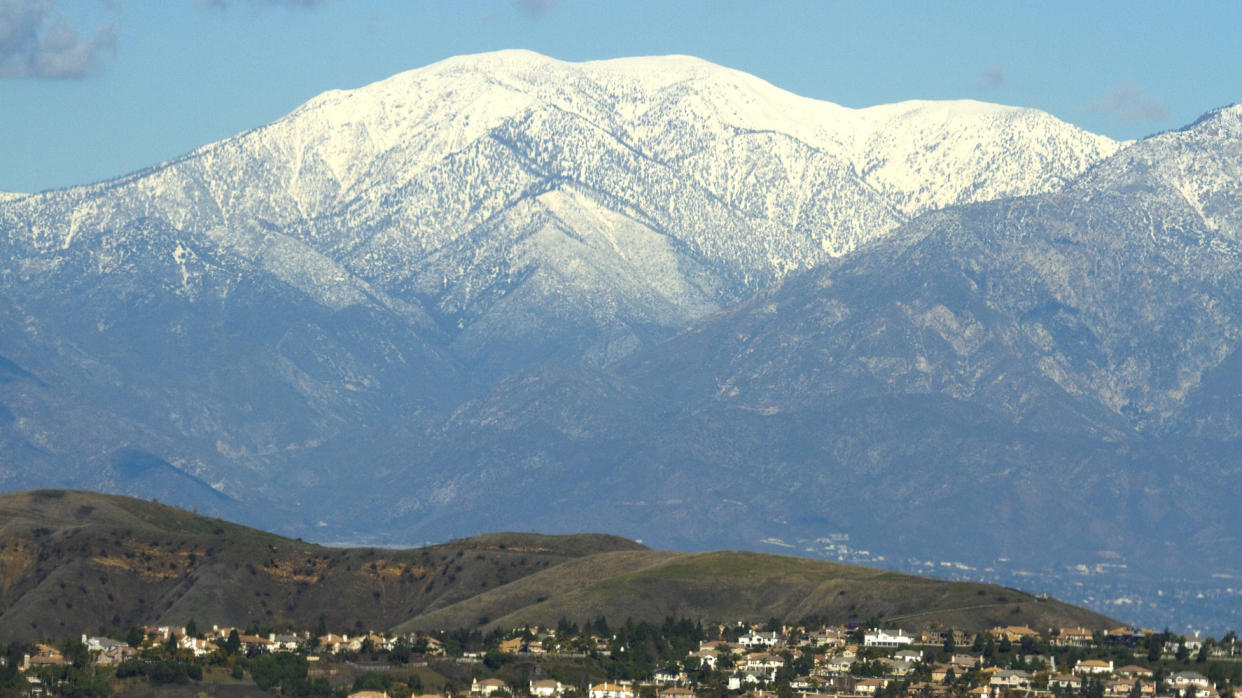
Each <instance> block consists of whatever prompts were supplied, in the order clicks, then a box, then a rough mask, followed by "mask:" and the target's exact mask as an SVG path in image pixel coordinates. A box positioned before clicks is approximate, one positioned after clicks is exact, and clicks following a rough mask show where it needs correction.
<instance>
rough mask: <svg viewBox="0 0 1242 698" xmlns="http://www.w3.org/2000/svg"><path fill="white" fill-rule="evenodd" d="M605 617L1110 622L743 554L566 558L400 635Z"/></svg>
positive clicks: (982, 593) (1003, 594)
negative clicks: (442, 629) (460, 627)
mask: <svg viewBox="0 0 1242 698" xmlns="http://www.w3.org/2000/svg"><path fill="white" fill-rule="evenodd" d="M599 615H604V616H607V617H608V618H612V619H617V620H620V619H624V618H633V619H635V620H647V621H652V622H659V621H660V620H662V619H664V618H665V617H669V616H672V617H687V618H695V619H707V620H727V621H731V620H749V621H763V620H766V619H768V618H772V617H775V618H781V619H786V620H798V619H802V618H812V617H815V618H821V619H825V620H827V621H829V622H840V623H844V622H848V621H851V620H858V621H865V620H867V619H870V618H873V617H879V618H885V619H891V620H893V621H894V622H900V623H903V624H905V625H906V626H908V627H912V628H921V627H930V626H938V625H949V626H954V627H959V628H963V629H967V630H982V629H984V628H988V627H992V626H995V625H1030V626H1031V627H1034V628H1049V627H1061V626H1085V627H1089V628H1105V627H1111V626H1115V625H1116V624H1117V623H1116V622H1115V621H1112V620H1110V619H1108V618H1106V617H1104V616H1101V615H1099V614H1096V613H1092V612H1090V611H1086V610H1083V609H1080V608H1077V607H1074V606H1070V605H1068V604H1064V603H1061V602H1059V601H1055V600H1043V599H1038V598H1036V597H1034V596H1032V595H1030V594H1027V593H1024V592H1020V591H1016V590H1013V589H1006V588H1004V587H998V586H994V585H988V584H975V583H966V582H948V581H943V580H936V579H928V578H924V577H917V576H913V575H907V574H900V573H896V572H885V571H880V570H875V569H870V568H865V567H855V566H852V565H843V564H838V563H832V562H826V561H820V560H809V559H803V558H794V557H782V556H775V555H762V554H758V553H746V552H712V553H673V552H657V551H647V552H637V553H628V552H627V553H607V554H600V555H594V556H591V557H587V558H582V559H578V560H572V561H568V562H565V563H562V564H561V565H558V566H557V567H554V568H551V569H548V570H545V571H542V572H538V573H536V574H533V575H531V576H529V577H526V578H524V579H521V580H518V581H516V582H513V583H511V584H508V585H506V586H504V587H501V588H498V589H492V590H489V591H486V592H484V593H482V594H480V595H478V596H475V597H473V598H470V599H467V600H465V601H462V602H460V603H457V604H454V605H452V606H448V607H445V608H442V609H439V610H437V611H434V612H432V613H426V614H422V615H419V616H416V617H414V618H412V619H410V620H409V621H407V622H405V623H403V624H401V625H399V626H398V627H397V629H398V630H403V631H404V630H422V629H433V628H440V627H456V626H485V627H488V628H492V627H514V626H519V625H525V624H554V623H556V622H557V620H559V619H560V618H562V617H564V618H569V619H570V620H574V621H577V622H582V621H586V620H589V619H592V618H595V617H596V616H599Z"/></svg>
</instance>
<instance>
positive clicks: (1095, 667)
mask: <svg viewBox="0 0 1242 698" xmlns="http://www.w3.org/2000/svg"><path fill="white" fill-rule="evenodd" d="M1074 673H1075V674H1078V675H1079V676H1082V675H1083V674H1111V673H1113V660H1111V659H1110V660H1108V661H1107V662H1106V661H1103V660H1100V659H1080V660H1078V663H1077V664H1075V665H1074Z"/></svg>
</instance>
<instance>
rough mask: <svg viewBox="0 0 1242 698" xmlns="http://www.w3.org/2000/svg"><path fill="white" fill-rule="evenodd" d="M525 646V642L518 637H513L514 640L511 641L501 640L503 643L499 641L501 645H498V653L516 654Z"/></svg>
mask: <svg viewBox="0 0 1242 698" xmlns="http://www.w3.org/2000/svg"><path fill="white" fill-rule="evenodd" d="M525 645H526V641H525V640H523V639H522V638H520V637H515V638H513V639H511V640H503V641H501V643H500V651H501V652H503V653H505V654H517V653H518V652H521V651H522V648H523V647H524V646H525Z"/></svg>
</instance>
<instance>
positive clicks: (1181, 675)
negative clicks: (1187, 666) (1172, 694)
mask: <svg viewBox="0 0 1242 698" xmlns="http://www.w3.org/2000/svg"><path fill="white" fill-rule="evenodd" d="M1167 681H1168V682H1169V685H1170V686H1172V687H1174V688H1177V689H1179V690H1185V689H1186V688H1188V687H1190V686H1194V687H1196V688H1211V686H1212V682H1211V680H1209V679H1208V677H1206V676H1204V675H1203V674H1200V673H1198V672H1195V671H1179V672H1177V673H1176V674H1173V675H1172V676H1170V677H1169V678H1168V679H1167Z"/></svg>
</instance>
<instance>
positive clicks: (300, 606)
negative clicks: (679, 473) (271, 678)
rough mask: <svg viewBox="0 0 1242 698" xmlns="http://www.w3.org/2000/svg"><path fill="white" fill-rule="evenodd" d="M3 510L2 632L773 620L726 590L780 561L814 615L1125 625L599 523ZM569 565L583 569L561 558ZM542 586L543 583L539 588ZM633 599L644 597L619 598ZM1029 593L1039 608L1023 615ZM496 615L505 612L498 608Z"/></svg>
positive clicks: (54, 635) (124, 506)
mask: <svg viewBox="0 0 1242 698" xmlns="http://www.w3.org/2000/svg"><path fill="white" fill-rule="evenodd" d="M0 513H3V514H4V516H3V518H0V641H6V642H7V641H11V640H14V639H21V640H25V641H30V640H45V639H62V638H74V637H78V635H79V634H80V633H83V632H87V633H92V634H95V633H98V634H107V633H123V632H125V631H126V630H128V628H129V627H132V626H135V625H143V624H151V625H158V624H177V625H182V624H185V623H186V622H188V621H189V620H190V619H195V620H197V622H199V623H201V624H208V623H210V624H218V625H222V626H237V627H249V626H255V625H258V626H264V627H269V628H275V629H279V628H281V627H286V626H292V627H294V628H300V629H306V628H310V627H313V626H314V625H315V624H316V623H318V622H324V623H326V624H327V625H328V626H329V628H331V629H334V630H338V631H340V630H346V631H348V632H350V633H351V634H356V633H357V632H359V631H367V630H372V629H388V628H390V627H393V626H399V628H398V629H400V630H402V631H404V630H405V629H406V628H405V626H407V625H411V624H419V623H424V624H425V623H426V622H427V621H428V619H430V618H435V619H439V620H438V621H437V622H438V623H439V625H436V626H435V627H434V629H455V628H459V627H470V628H473V627H477V626H478V625H479V623H478V619H477V617H476V616H475V615H471V612H469V611H463V609H464V608H465V609H469V608H473V607H488V608H498V607H499V606H496V604H498V603H499V604H502V605H507V606H508V607H510V608H511V609H515V610H513V612H514V613H516V612H518V611H520V610H523V609H524V610H526V612H527V613H528V614H529V613H530V612H531V611H534V612H536V613H542V614H543V615H546V614H547V613H555V612H559V611H558V610H557V609H556V608H555V607H556V606H557V600H558V598H559V597H560V596H561V595H569V596H571V597H572V598H571V605H572V604H573V603H580V599H581V597H582V596H583V594H591V593H593V592H592V589H593V588H594V587H595V586H597V585H598V584H605V585H608V587H609V588H610V589H612V590H613V592H614V593H613V594H612V596H613V601H611V602H609V601H605V600H603V599H602V598H599V597H597V599H596V600H597V602H592V603H591V604H590V605H591V607H590V609H588V610H581V609H577V610H570V607H569V606H565V607H563V608H564V609H565V612H566V613H567V614H569V615H570V616H572V617H574V618H578V619H580V620H582V621H586V620H593V619H595V618H597V617H599V616H600V615H605V616H607V617H609V618H610V619H613V620H615V621H616V622H620V620H621V618H623V617H633V618H634V619H636V620H650V621H658V620H661V619H663V617H665V615H668V611H667V608H668V607H670V605H671V607H681V608H682V609H683V610H682V611H681V612H677V613H674V614H673V615H676V616H677V617H692V616H693V617H697V618H702V619H717V620H722V619H724V618H725V617H726V616H727V617H728V618H729V619H730V620H734V619H736V618H750V619H754V620H756V621H758V620H761V619H766V618H768V617H770V616H771V614H772V613H773V612H775V611H776V610H777V606H773V605H772V604H771V602H770V601H769V602H761V599H760V598H759V597H758V596H755V595H754V594H748V596H747V598H753V599H754V600H755V604H754V607H753V608H745V603H741V605H738V604H739V602H738V601H737V599H734V602H733V604H732V605H730V604H725V603H722V600H723V599H727V598H733V597H736V596H737V594H735V593H734V591H741V590H742V588H743V587H742V586H741V585H740V582H741V581H742V580H743V579H744V578H746V579H749V578H759V579H766V578H768V577H770V576H771V575H772V572H771V569H770V568H780V569H783V570H786V571H789V570H791V569H792V570H797V572H798V575H797V576H799V577H800V578H805V579H806V581H805V582H801V583H795V582H793V581H791V580H792V577H791V576H790V575H784V577H785V583H784V585H785V587H786V588H785V595H786V597H789V596H798V595H802V596H803V597H805V596H806V594H807V592H809V591H811V590H813V589H814V588H815V587H816V586H817V585H831V586H833V587H834V588H833V592H832V595H831V596H832V597H834V598H833V599H827V600H821V601H819V602H814V601H812V600H811V599H805V600H804V601H803V602H802V605H801V608H802V610H803V612H804V615H814V614H819V615H821V616H825V617H831V618H836V617H840V618H842V622H844V619H845V617H846V616H847V615H848V614H849V613H851V612H853V613H856V614H857V613H871V612H872V611H873V610H874V611H877V612H878V611H880V610H882V609H885V608H916V609H918V610H919V611H920V612H924V611H927V612H929V615H928V619H929V620H928V622H934V621H935V620H936V617H937V613H938V612H939V611H940V610H941V607H943V606H945V605H946V604H948V603H952V602H953V599H960V598H969V599H970V600H971V602H972V603H974V604H975V605H978V603H979V601H980V600H992V598H993V597H1004V598H1003V599H1001V600H1000V601H998V602H997V603H998V604H1000V605H1003V606H1004V609H1003V613H1004V616H1003V617H1004V618H1005V619H1007V620H1009V621H1010V622H1023V621H1026V620H1027V619H1034V618H1040V619H1043V620H1044V622H1045V623H1048V622H1051V623H1054V624H1064V625H1075V626H1078V625H1084V624H1085V625H1087V626H1088V627H1098V628H1105V627H1109V626H1110V625H1112V624H1114V623H1115V621H1112V620H1110V619H1108V618H1106V617H1104V616H1101V615H1098V614H1094V613H1090V612H1088V611H1084V610H1082V609H1078V608H1074V607H1072V606H1069V605H1066V604H1062V603H1060V602H1057V601H1053V600H1040V599H1036V598H1034V597H1031V596H1030V595H1027V594H1023V593H1022V592H1017V591H1014V590H1007V589H1001V588H998V587H992V586H988V585H978V584H964V583H953V582H944V581H939V580H932V579H919V578H915V577H908V576H905V575H894V574H892V573H881V572H879V571H877V570H866V569H863V568H856V567H849V566H845V565H831V564H829V563H823V562H816V561H812V560H798V559H795V558H782V557H778V556H772V555H757V554H753V553H745V554H740V553H729V552H720V553H713V554H709V555H695V554H687V553H677V552H671V551H655V550H650V549H648V548H646V547H645V546H642V545H640V544H637V543H634V542H633V541H629V540H625V539H622V538H618V537H616V536H608V535H599V534H580V535H565V536H548V535H539V534H531V533H502V534H488V535H484V536H476V537H472V538H467V539H462V540H455V541H450V542H448V543H443V544H440V545H435V546H428V547H424V548H416V549H406V550H391V549H374V548H358V549H344V548H326V547H323V546H319V545H314V544H310V543H304V542H302V541H301V540H294V539H290V538H284V537H281V536H277V535H274V534H270V533H266V532H264V531H259V530H255V529H249V528H246V527H243V526H239V525H236V524H232V523H229V522H226V521H222V520H220V519H213V518H208V517H203V516H198V515H195V514H192V513H191V512H187V511H184V510H180V509H176V508H173V507H168V506H165V505H160V504H158V503H154V502H148V501H143V500H137V499H133V498H129V497H120V496H116V495H103V494H98V493H93V492H81V491H68V492H67V491H64V490H38V491H30V492H18V493H10V494H4V495H0ZM705 561H707V562H708V563H710V564H706V565H705V564H704V562H705ZM567 563H572V565H571V567H568V568H562V565H566V564H567ZM652 569H655V570H657V571H658V574H657V577H658V578H659V579H665V580H667V579H673V580H680V582H679V583H684V584H688V585H690V587H692V588H693V590H694V593H690V592H689V591H686V590H683V591H680V592H679V591H678V590H677V589H675V588H673V587H668V588H665V590H664V591H663V592H660V593H658V594H657V593H655V591H656V590H655V589H652V588H647V589H640V587H639V585H636V584H634V583H633V582H631V581H629V579H630V578H631V577H633V576H634V575H639V576H641V575H643V574H646V573H649V572H650V571H651V570H652ZM725 572H727V574H722V573H725ZM733 576H737V579H736V580H735V579H734V578H733ZM877 577H886V578H887V579H888V584H887V586H885V588H884V590H883V591H880V592H873V593H872V594H871V596H870V598H868V599H863V598H852V599H851V600H850V604H849V605H850V607H849V608H848V609H847V605H846V604H845V603H833V601H834V600H835V598H836V597H840V596H843V594H839V593H838V591H839V590H844V591H846V592H848V593H850V594H851V595H853V594H860V593H861V592H862V591H863V589H862V587H861V586H860V585H858V584H857V583H856V581H857V580H859V579H865V580H869V581H868V583H870V584H873V585H874V584H876V581H875V580H876V579H877ZM523 580H526V582H527V583H525V584H522V582H523ZM514 584H518V587H517V588H512V587H511V585H514ZM532 585H533V586H532ZM838 587H839V589H838ZM531 589H536V590H537V591H538V594H536V595H533V596H532V595H531V594H530V593H529V592H530V590H531ZM627 589H633V590H634V592H635V593H633V594H630V593H628V592H627V591H626V590H627ZM493 592H495V593H493ZM640 592H641V593H640ZM489 593H491V596H487V595H488V594H489ZM907 595H908V596H907ZM485 596H486V597H487V598H481V599H480V601H478V602H472V599H475V598H476V597H485ZM824 596H827V595H824ZM621 597H632V598H630V599H629V600H627V601H625V602H624V603H618V602H617V599H618V598H621ZM1015 603H1016V604H1019V605H1022V606H1026V607H1028V609H1027V610H1026V611H1022V610H1021V609H1019V611H1018V612H1017V613H1015V612H1014V611H1013V610H1012V609H1013V606H1014V604H1015ZM529 605H533V606H538V607H539V608H535V609H530V608H526V606H529ZM837 606H839V608H838V607H837ZM791 608H792V607H791ZM790 612H792V611H790ZM948 612H950V613H954V612H956V611H955V610H954V609H949V610H948ZM1023 614H1025V615H1023ZM540 617H543V616H542V615H541V616H540ZM964 618H965V619H966V620H967V621H968V622H969V623H971V625H965V626H963V627H965V628H968V629H982V628H983V627H984V625H985V624H986V623H988V622H989V616H988V615H987V614H985V613H983V612H978V611H976V612H974V613H973V614H967V615H966V616H964ZM419 619H421V620H419ZM495 620H496V621H497V622H499V621H501V620H502V619H501V617H500V616H499V615H497V616H495ZM555 620H556V618H554V619H553V622H555ZM795 620H796V619H795ZM540 622H544V621H540ZM420 627H423V628H424V629H433V628H432V627H431V626H426V625H422V626H420Z"/></svg>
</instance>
